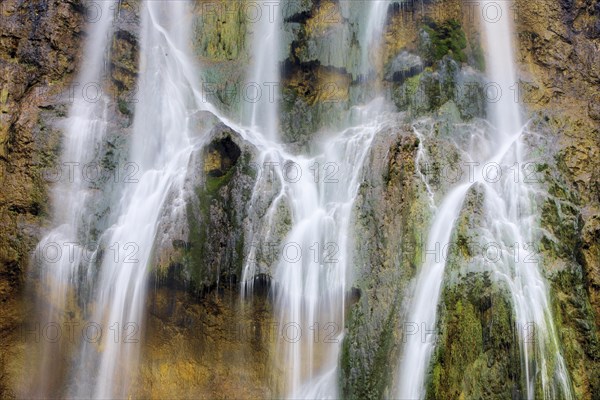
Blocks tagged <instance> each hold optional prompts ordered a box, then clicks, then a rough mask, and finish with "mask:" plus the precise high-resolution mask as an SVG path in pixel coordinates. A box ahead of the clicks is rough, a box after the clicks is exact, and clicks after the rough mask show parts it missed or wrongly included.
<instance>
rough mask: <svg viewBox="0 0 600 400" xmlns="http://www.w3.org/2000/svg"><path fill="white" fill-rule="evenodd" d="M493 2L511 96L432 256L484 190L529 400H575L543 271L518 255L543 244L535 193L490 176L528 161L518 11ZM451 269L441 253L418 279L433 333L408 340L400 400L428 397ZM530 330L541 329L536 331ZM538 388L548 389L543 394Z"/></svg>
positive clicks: (418, 298) (493, 56)
mask: <svg viewBox="0 0 600 400" xmlns="http://www.w3.org/2000/svg"><path fill="white" fill-rule="evenodd" d="M493 3H494V7H501V10H502V11H501V15H502V17H501V18H500V19H499V20H498V21H496V22H493V23H492V22H488V21H486V20H482V26H483V28H484V33H485V36H486V39H487V50H488V51H487V57H486V64H487V66H488V76H489V79H490V80H491V81H492V82H495V83H496V84H497V85H498V87H500V88H501V90H502V91H503V93H504V95H503V96H502V97H501V98H500V100H499V101H498V102H496V103H490V108H489V112H490V115H491V118H490V120H491V122H492V124H493V125H494V129H493V132H494V134H493V137H492V138H491V139H489V143H488V144H487V145H485V146H476V147H474V148H471V149H467V150H464V151H466V153H467V154H466V156H467V161H469V162H472V161H475V162H478V163H479V164H477V166H476V168H475V169H474V172H473V175H472V177H473V178H474V179H470V180H468V181H465V182H464V183H461V184H459V185H457V186H456V187H455V188H453V189H451V190H450V191H449V193H448V194H446V196H445V197H444V199H443V200H442V202H441V203H440V205H439V206H438V207H437V209H436V212H435V216H434V219H433V222H432V225H431V228H430V230H429V233H428V236H427V247H426V248H425V250H426V251H427V250H432V249H436V248H441V247H444V246H445V245H446V244H448V243H449V240H450V237H451V234H452V231H453V228H454V225H455V222H456V219H457V218H458V215H459V213H460V211H461V208H462V204H463V201H464V198H465V196H466V194H467V192H468V190H469V189H470V188H471V187H473V185H476V184H478V185H480V186H481V187H482V188H483V193H484V196H485V203H484V209H485V213H486V218H485V220H486V226H484V227H481V228H482V229H483V230H484V232H485V235H484V240H485V242H486V243H495V244H496V245H497V246H498V247H499V248H500V249H501V254H502V256H501V257H500V258H499V259H498V260H495V262H494V263H493V265H492V268H493V271H494V278H495V279H496V280H499V281H502V282H505V283H506V286H507V287H508V288H509V291H510V295H511V297H512V302H513V305H514V308H515V315H516V331H517V332H518V335H519V342H520V348H521V358H522V375H523V376H524V382H523V386H524V388H525V393H524V395H526V397H527V398H528V399H533V398H535V397H536V396H539V397H542V398H544V399H550V398H557V397H560V398H567V399H569V398H571V388H570V384H569V382H570V381H569V377H568V373H567V370H566V367H565V363H564V360H563V358H562V355H561V353H560V346H559V343H558V339H557V333H556V330H555V327H554V325H553V322H552V321H553V320H552V315H551V309H550V304H549V293H548V288H547V285H546V283H545V280H544V278H543V277H542V275H541V273H540V269H539V268H540V267H541V266H539V265H537V263H530V262H528V261H527V257H525V256H524V255H523V254H522V253H521V256H520V257H515V250H514V249H515V246H518V247H521V248H525V249H529V251H530V252H531V247H530V244H531V243H533V241H534V239H535V236H534V224H535V222H536V219H535V207H534V200H533V196H534V194H535V193H534V192H535V187H532V185H531V184H529V183H527V182H525V180H524V179H523V176H522V174H521V175H518V176H517V177H515V175H514V174H506V173H504V174H503V175H502V177H501V179H499V180H498V181H497V182H496V179H495V177H492V179H489V173H488V172H489V170H484V168H486V166H488V165H490V164H492V165H501V166H502V171H507V170H508V169H509V168H510V167H511V166H514V165H516V166H517V169H520V168H522V167H523V165H524V164H525V162H526V158H525V156H526V154H525V153H526V146H525V144H524V142H523V139H524V135H525V132H524V127H523V123H522V120H521V111H520V107H519V105H518V103H516V102H514V100H513V96H512V93H511V92H510V88H511V87H512V86H513V85H514V83H515V82H517V81H516V73H515V64H514V57H513V48H512V38H513V35H512V34H511V33H512V29H511V24H510V15H511V13H510V9H509V4H508V3H507V2H493ZM513 168H514V167H513ZM521 173H522V171H521ZM436 244H437V245H438V247H436ZM445 264H446V260H445V257H443V256H440V255H439V254H436V255H430V256H427V257H426V259H425V261H424V263H423V265H422V266H421V270H420V272H419V273H418V276H417V278H416V286H415V289H414V292H413V296H412V298H411V299H410V305H409V308H408V310H409V311H408V316H407V321H411V322H415V323H417V324H418V325H419V326H425V327H426V329H429V330H431V332H429V333H428V334H426V335H425V337H424V339H423V335H420V334H419V335H407V336H406V339H405V344H404V348H403V351H402V360H401V362H400V366H399V378H398V392H397V396H396V397H398V398H400V399H422V398H424V397H425V381H426V378H427V373H428V371H429V367H430V361H431V356H432V354H433V351H434V348H435V337H436V335H435V333H434V328H435V326H436V322H437V307H438V303H439V299H440V294H441V287H442V282H443V278H444V269H445ZM422 324H424V325H422ZM525 327H533V332H532V331H531V329H524V328H525ZM532 339H533V340H532ZM538 384H539V387H540V388H541V390H536V385H538Z"/></svg>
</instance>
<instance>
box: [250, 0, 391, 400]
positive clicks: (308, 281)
mask: <svg viewBox="0 0 600 400" xmlns="http://www.w3.org/2000/svg"><path fill="white" fill-rule="evenodd" d="M365 4H366V8H367V12H368V18H367V19H366V28H364V27H363V29H365V31H364V32H365V34H364V37H363V42H362V44H361V45H362V49H363V50H362V51H363V60H362V65H361V70H362V71H363V73H364V74H365V75H367V74H368V73H369V71H370V70H372V69H373V68H374V67H375V66H373V65H371V61H370V60H369V58H368V51H367V49H368V48H373V49H376V48H377V47H378V46H379V43H380V36H381V34H382V31H383V26H384V23H385V17H386V11H387V6H388V4H389V2H388V1H373V2H367V3H365ZM264 32H268V34H265V33H264ZM273 32H274V31H273V29H272V27H270V28H269V27H259V28H258V29H257V33H256V34H255V38H254V40H255V42H254V43H255V46H258V49H259V50H258V52H257V58H259V57H265V56H266V57H271V58H272V57H273V54H270V55H266V54H265V53H263V50H264V49H271V53H273V52H274V50H273V49H278V41H277V39H276V38H277V34H276V33H273ZM257 39H258V40H260V42H257ZM260 64H261V62H260V61H257V65H260ZM276 67H277V68H278V65H276ZM255 68H256V67H255ZM271 68H273V66H268V67H267V68H266V70H265V71H263V73H262V75H260V74H256V73H254V75H255V76H261V77H262V79H273V78H272V77H273V76H275V75H276V74H275V73H274V72H273V71H272V69H271ZM277 77H278V76H277ZM277 82H279V81H277ZM382 111H383V100H382V99H376V100H373V101H372V102H370V103H369V104H367V105H364V106H361V107H356V108H354V109H353V110H352V111H351V113H350V114H351V115H352V116H351V117H350V120H351V121H352V122H351V123H350V126H349V127H348V128H346V129H343V130H342V131H341V132H337V133H329V134H325V135H324V137H323V138H322V139H321V140H320V141H319V142H318V143H313V146H312V147H313V152H312V153H313V155H306V156H304V155H300V156H298V155H293V154H290V153H288V152H286V151H285V150H283V149H282V148H281V146H280V145H279V144H276V143H268V142H266V141H264V140H262V141H261V143H260V144H258V145H257V147H259V148H260V149H261V153H262V154H261V157H260V159H261V162H262V164H263V166H264V164H265V163H266V162H276V163H278V164H277V165H279V168H277V169H276V174H275V177H276V179H277V180H278V181H279V184H280V190H279V193H278V194H277V195H275V197H274V201H273V202H272V203H271V206H270V209H269V210H268V211H267V213H266V217H265V218H264V223H266V224H268V225H269V226H268V227H264V228H263V229H262V235H255V236H259V239H262V240H269V238H270V237H272V234H271V230H272V227H271V226H270V225H271V224H273V223H278V222H279V223H280V222H281V221H275V220H274V219H275V215H276V214H277V211H278V209H279V208H280V206H281V203H282V202H283V204H285V205H286V206H287V208H288V209H289V212H290V219H291V222H290V228H289V232H288V233H287V235H286V236H285V237H284V238H283V240H281V241H280V242H278V243H275V248H276V251H277V256H278V257H277V261H276V262H275V264H274V265H273V271H274V274H273V286H274V292H275V295H276V297H275V312H276V318H277V321H278V329H279V330H280V332H281V335H279V336H278V337H279V339H278V341H277V343H276V349H275V354H276V355H275V357H274V358H275V360H274V368H275V370H276V371H278V372H276V373H277V374H279V373H281V374H283V378H282V381H281V382H280V383H278V389H277V390H276V391H277V393H278V394H279V395H283V396H285V397H287V398H294V399H298V398H306V399H316V398H319V399H324V398H338V397H339V393H338V389H339V388H338V379H339V368H338V366H339V354H340V347H341V343H342V340H343V329H344V312H345V298H346V295H347V293H346V288H347V281H348V277H347V274H348V272H349V269H350V265H351V264H350V263H351V260H349V259H348V256H349V253H350V251H351V249H350V248H349V245H350V244H351V243H350V237H351V235H350V230H349V229H350V219H351V215H352V206H353V204H354V200H355V198H356V194H357V191H358V187H359V185H360V182H361V179H362V165H363V162H364V160H365V157H366V156H367V154H368V153H369V150H370V145H371V142H372V140H373V137H374V136H375V134H376V133H377V132H378V131H380V130H381V129H382V127H383V119H381V117H382ZM252 115H253V116H260V117H261V118H266V119H267V121H264V120H263V122H262V124H261V125H262V126H265V127H267V132H266V134H263V135H262V136H263V137H266V138H270V139H273V138H277V136H278V135H276V134H273V133H271V131H270V130H269V129H276V127H277V126H278V122H277V121H278V120H277V118H278V115H277V108H276V107H274V106H273V105H272V104H267V105H261V104H257V105H256V106H255V107H254V108H253V111H252ZM268 118H274V119H275V120H274V121H268ZM252 125H253V128H256V127H255V125H256V124H252ZM258 128H259V129H260V128H261V126H259V127H258ZM255 144H257V143H255ZM269 177H271V176H270V175H269ZM266 186H268V185H265V184H264V182H263V183H262V186H261V183H260V182H259V183H257V187H256V189H255V195H256V194H257V193H258V192H259V191H260V190H262V188H264V187H266ZM251 251H254V249H251ZM248 259H249V260H254V254H250V255H248ZM256 272H257V271H256V265H254V263H253V262H252V261H247V262H246V267H245V271H244V277H243V283H242V285H243V287H244V288H245V289H246V290H248V288H251V285H252V278H253V277H254V276H255V274H256Z"/></svg>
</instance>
